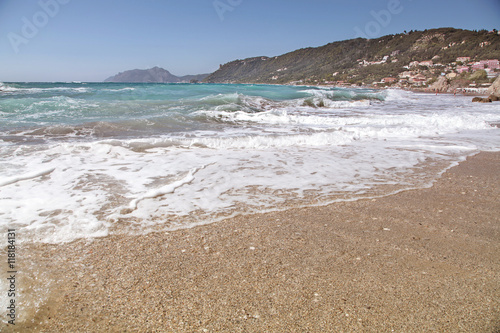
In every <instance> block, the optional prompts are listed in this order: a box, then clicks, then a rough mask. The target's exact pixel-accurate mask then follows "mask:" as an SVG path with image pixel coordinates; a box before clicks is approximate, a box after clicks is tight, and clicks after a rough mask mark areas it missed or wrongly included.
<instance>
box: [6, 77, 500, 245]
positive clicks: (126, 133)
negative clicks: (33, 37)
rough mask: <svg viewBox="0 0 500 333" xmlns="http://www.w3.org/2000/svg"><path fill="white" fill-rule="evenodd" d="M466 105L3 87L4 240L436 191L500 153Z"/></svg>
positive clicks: (130, 229)
mask: <svg viewBox="0 0 500 333" xmlns="http://www.w3.org/2000/svg"><path fill="white" fill-rule="evenodd" d="M499 124H500V104H498V103H488V104H483V103H472V102H471V97H470V96H461V95H457V96H453V95H445V94H443V95H435V94H423V93H414V92H409V91H403V90H390V89H389V90H372V89H361V88H359V89H351V88H332V87H314V86H285V85H256V84H152V83H149V84H148V83H80V82H78V83H2V84H0V231H1V232H2V234H6V233H7V229H15V230H16V233H17V235H18V239H17V241H18V242H20V244H22V243H23V242H28V243H52V244H59V243H65V242H71V241H73V240H76V239H82V238H86V239H94V238H96V237H105V236H108V235H113V234H130V235H141V234H144V233H147V232H152V231H165V230H175V229H180V228H190V227H193V226H196V225H201V224H207V223H212V222H216V221H220V220H222V219H225V218H228V217H232V216H235V215H240V214H252V213H257V212H266V211H275V210H285V209H289V208H292V207H304V206H317V205H326V204H329V203H332V202H338V201H347V200H358V199H361V198H376V197H380V196H384V195H388V194H392V193H396V192H399V191H403V190H408V189H415V188H422V187H428V186H430V185H431V184H432V183H433V181H435V180H436V179H437V178H438V177H439V176H440V175H441V174H442V173H443V172H444V171H445V170H447V169H448V168H450V167H451V166H454V165H456V164H457V163H458V162H460V161H463V160H464V159H465V158H466V157H467V156H470V155H474V154H476V153H478V152H479V151H482V150H490V151H495V150H499V149H500V130H499V128H498V125H499Z"/></svg>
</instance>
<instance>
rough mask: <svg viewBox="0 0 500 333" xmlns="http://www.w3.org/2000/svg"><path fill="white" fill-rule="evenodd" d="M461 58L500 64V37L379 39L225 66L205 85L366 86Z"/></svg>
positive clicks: (426, 34) (432, 34)
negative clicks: (417, 64)
mask: <svg viewBox="0 0 500 333" xmlns="http://www.w3.org/2000/svg"><path fill="white" fill-rule="evenodd" d="M458 57H470V59H471V61H474V60H483V59H498V58H500V35H498V34H497V33H496V32H495V33H491V32H488V31H486V30H481V31H469V30H461V29H454V28H441V29H432V30H425V31H410V32H405V33H401V34H397V35H388V36H383V37H380V38H377V39H363V38H357V39H351V40H345V41H339V42H334V43H330V44H327V45H324V46H321V47H317V48H305V49H300V50H296V51H293V52H290V53H287V54H284V55H281V56H277V57H256V58H249V59H244V60H235V61H232V62H229V63H227V64H225V65H221V67H220V68H219V70H217V71H215V72H214V73H212V74H211V75H210V76H208V77H207V78H206V79H205V80H204V81H205V82H214V83H215V82H219V83H220V82H223V83H247V82H251V83H276V84H287V83H294V82H296V83H297V82H299V83H312V84H314V83H316V84H318V83H325V82H331V81H345V82H348V83H350V84H359V85H361V84H371V83H372V82H375V81H380V80H381V79H382V78H384V77H396V78H397V76H398V74H399V73H401V72H403V71H405V70H408V68H405V66H408V65H409V64H410V63H411V62H415V61H418V62H421V61H427V60H433V61H434V63H439V64H450V63H452V62H456V59H457V58H458ZM458 65H460V64H458ZM443 67H445V65H443ZM420 69H421V70H427V71H428V72H427V73H426V74H427V77H429V76H434V77H437V76H438V75H440V74H441V72H442V71H443V70H444V68H439V66H438V67H433V68H420Z"/></svg>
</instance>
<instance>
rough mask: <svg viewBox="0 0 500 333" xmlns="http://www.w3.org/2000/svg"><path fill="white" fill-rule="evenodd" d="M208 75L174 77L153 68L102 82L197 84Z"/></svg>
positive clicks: (123, 74) (126, 72) (113, 77)
mask: <svg viewBox="0 0 500 333" xmlns="http://www.w3.org/2000/svg"><path fill="white" fill-rule="evenodd" d="M208 75H210V74H198V75H185V76H176V75H173V74H172V73H170V72H169V71H167V70H165V69H163V68H160V67H153V68H150V69H133V70H129V71H125V72H121V73H118V74H116V75H114V76H111V77H109V78H107V79H106V80H104V82H129V83H183V82H198V81H202V80H203V79H205V78H206V77H207V76H208Z"/></svg>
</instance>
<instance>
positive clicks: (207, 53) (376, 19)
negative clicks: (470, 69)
mask: <svg viewBox="0 0 500 333" xmlns="http://www.w3.org/2000/svg"><path fill="white" fill-rule="evenodd" d="M440 27H454V28H462V29H471V30H480V29H487V30H491V29H493V28H496V29H500V0H345V1H344V0H307V1H306V0H265V1H264V0H0V82H1V81H4V82H9V81H102V80H104V79H106V78H107V77H109V76H111V75H114V74H116V73H118V72H121V71H125V70H128V69H135V68H140V69H145V68H151V67H154V66H159V67H163V68H165V69H167V70H169V71H170V72H171V73H173V74H175V75H187V74H200V73H210V72H213V71H215V70H216V69H217V68H218V67H219V64H223V63H226V62H228V61H231V60H235V59H243V58H247V57H254V56H276V55H280V54H283V53H286V52H289V51H293V50H296V49H299V48H303V47H310V46H311V47H315V46H320V45H324V44H327V43H330V42H334V41H339V40H345V39H351V38H354V37H360V36H362V37H368V38H376V37H380V36H383V35H387V34H395V33H400V32H403V31H404V30H407V31H410V30H424V29H431V28H440Z"/></svg>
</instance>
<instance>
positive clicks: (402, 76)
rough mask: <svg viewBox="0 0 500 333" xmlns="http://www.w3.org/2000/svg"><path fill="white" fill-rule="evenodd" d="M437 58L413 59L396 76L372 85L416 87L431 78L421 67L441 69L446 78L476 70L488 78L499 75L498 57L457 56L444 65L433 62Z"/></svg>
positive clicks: (499, 62)
mask: <svg viewBox="0 0 500 333" xmlns="http://www.w3.org/2000/svg"><path fill="white" fill-rule="evenodd" d="M437 60H439V57H434V58H433V60H426V61H413V62H411V63H410V64H408V66H404V67H403V68H404V69H406V71H403V72H401V73H399V75H398V78H395V77H386V78H383V79H382V80H381V81H380V82H374V83H373V85H379V84H394V83H399V84H401V85H411V86H417V87H418V86H422V85H425V84H427V82H428V81H429V80H431V79H432V76H429V75H428V76H426V75H424V72H425V70H422V68H426V69H438V70H440V71H441V73H442V74H441V75H443V76H444V75H446V77H447V78H448V79H453V78H456V77H457V76H458V75H460V74H461V73H472V72H475V71H478V70H484V71H486V75H487V77H488V78H494V77H497V76H499V75H500V61H499V60H498V59H487V60H480V61H471V58H470V57H458V58H457V59H456V61H454V62H452V63H450V64H446V65H444V64H441V63H439V62H437V63H435V62H434V61H437ZM427 73H428V72H427Z"/></svg>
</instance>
